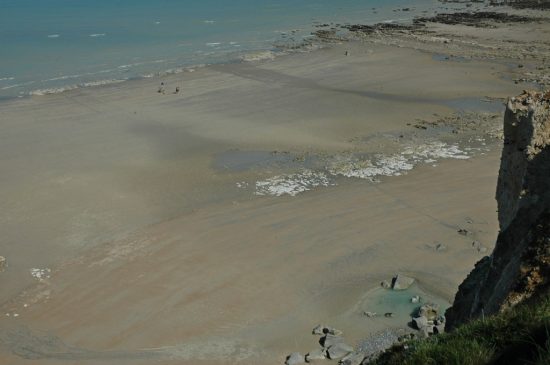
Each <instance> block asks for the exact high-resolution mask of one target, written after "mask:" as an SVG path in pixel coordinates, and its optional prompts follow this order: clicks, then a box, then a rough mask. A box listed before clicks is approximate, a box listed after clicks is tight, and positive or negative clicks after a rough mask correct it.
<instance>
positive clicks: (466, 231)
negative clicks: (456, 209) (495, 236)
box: [457, 228, 472, 236]
mask: <svg viewBox="0 0 550 365" xmlns="http://www.w3.org/2000/svg"><path fill="white" fill-rule="evenodd" d="M457 232H458V234H461V235H463V236H470V235H471V234H472V232H470V231H468V230H467V229H464V228H460V229H459V230H458V231H457Z"/></svg>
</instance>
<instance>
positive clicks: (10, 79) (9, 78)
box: [0, 77, 15, 81]
mask: <svg viewBox="0 0 550 365" xmlns="http://www.w3.org/2000/svg"><path fill="white" fill-rule="evenodd" d="M12 80H15V77H0V81H12Z"/></svg>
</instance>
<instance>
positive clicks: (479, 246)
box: [472, 241, 488, 253]
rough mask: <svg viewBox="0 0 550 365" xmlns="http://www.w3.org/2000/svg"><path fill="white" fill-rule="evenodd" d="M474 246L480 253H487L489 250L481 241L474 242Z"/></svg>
mask: <svg viewBox="0 0 550 365" xmlns="http://www.w3.org/2000/svg"><path fill="white" fill-rule="evenodd" d="M472 247H473V248H474V249H475V250H476V251H477V252H479V253H486V252H487V251H488V249H487V247H485V246H483V244H482V243H481V242H479V241H474V242H472Z"/></svg>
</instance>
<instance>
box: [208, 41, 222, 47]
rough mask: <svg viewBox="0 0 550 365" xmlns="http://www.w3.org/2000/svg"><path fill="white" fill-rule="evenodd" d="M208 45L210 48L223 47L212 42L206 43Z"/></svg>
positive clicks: (218, 43)
mask: <svg viewBox="0 0 550 365" xmlns="http://www.w3.org/2000/svg"><path fill="white" fill-rule="evenodd" d="M206 45H207V46H208V47H218V46H220V45H221V43H220V42H211V43H206Z"/></svg>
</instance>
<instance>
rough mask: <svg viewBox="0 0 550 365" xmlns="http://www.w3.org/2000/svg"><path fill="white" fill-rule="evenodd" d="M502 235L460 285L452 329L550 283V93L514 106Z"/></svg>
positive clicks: (501, 200) (502, 186)
mask: <svg viewBox="0 0 550 365" xmlns="http://www.w3.org/2000/svg"><path fill="white" fill-rule="evenodd" d="M496 198H497V202H498V218H499V223H500V234H499V236H498V239H497V243H496V246H495V250H494V251H493V253H492V254H491V256H488V257H485V258H483V259H482V260H480V261H479V262H478V263H477V264H476V266H475V268H474V270H473V271H472V272H471V273H470V274H469V275H468V277H467V278H466V280H464V282H463V283H462V284H461V285H460V287H459V290H458V293H457V294H456V297H455V301H454V304H453V306H452V307H451V308H450V309H449V310H448V311H447V313H446V316H447V329H452V328H454V327H456V326H457V325H459V324H461V323H464V322H467V321H468V320H470V319H473V318H477V317H479V316H481V315H482V314H485V315H489V314H492V313H496V312H498V311H501V310H503V309H505V308H507V307H510V306H513V305H515V304H517V303H519V302H521V301H523V300H525V299H527V298H529V297H531V296H533V295H536V294H537V293H539V292H542V291H543V290H546V289H547V288H548V286H549V283H550V92H549V93H546V94H543V93H536V92H524V93H523V94H521V95H520V96H518V97H516V98H512V99H510V100H509V101H508V105H507V108H506V114H505V116H504V147H503V151H502V157H501V165H500V172H499V178H498V186H497V194H496Z"/></svg>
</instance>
